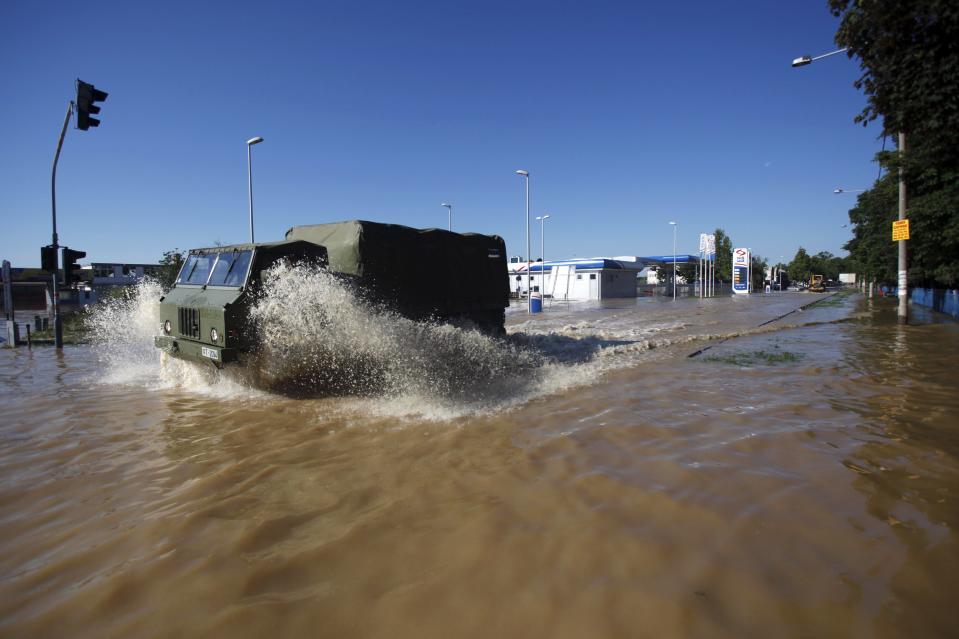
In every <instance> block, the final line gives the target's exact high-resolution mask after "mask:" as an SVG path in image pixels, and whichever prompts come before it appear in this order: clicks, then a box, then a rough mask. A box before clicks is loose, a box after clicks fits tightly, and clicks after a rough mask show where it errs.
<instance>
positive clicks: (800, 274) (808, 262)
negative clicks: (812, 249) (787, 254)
mask: <svg viewBox="0 0 959 639" xmlns="http://www.w3.org/2000/svg"><path fill="white" fill-rule="evenodd" d="M786 272H787V273H789V279H790V280H792V281H794V282H808V281H809V276H810V275H812V258H811V257H809V254H808V253H806V249H804V248H803V247H801V246H800V247H799V250H798V251H796V255H795V257H793V259H792V261H791V262H790V263H789V266H787V267H786Z"/></svg>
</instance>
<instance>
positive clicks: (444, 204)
mask: <svg viewBox="0 0 959 639" xmlns="http://www.w3.org/2000/svg"><path fill="white" fill-rule="evenodd" d="M440 206H445V207H446V209H447V211H448V212H449V218H450V231H452V230H453V205H452V204H450V203H449V202H443V203H442V204H441V205H440Z"/></svg>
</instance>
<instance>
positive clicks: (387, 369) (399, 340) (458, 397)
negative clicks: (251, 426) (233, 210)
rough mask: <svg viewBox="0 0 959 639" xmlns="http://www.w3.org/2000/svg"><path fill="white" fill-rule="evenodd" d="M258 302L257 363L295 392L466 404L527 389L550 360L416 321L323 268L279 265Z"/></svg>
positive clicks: (265, 376)
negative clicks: (390, 309)
mask: <svg viewBox="0 0 959 639" xmlns="http://www.w3.org/2000/svg"><path fill="white" fill-rule="evenodd" d="M263 291H264V292H263V294H262V295H261V296H260V298H259V299H258V300H257V302H256V304H255V305H254V306H253V308H252V309H251V313H250V316H251V320H252V321H253V323H254V324H255V326H256V329H257V331H258V333H259V341H260V344H261V347H260V349H259V352H258V353H257V354H256V356H255V357H254V358H252V359H251V363H252V364H253V366H251V367H250V368H251V370H252V371H255V372H256V373H257V374H258V376H259V380H258V381H259V382H260V383H261V384H263V385H264V386H266V387H269V388H272V389H276V390H281V391H283V392H286V393H293V394H300V393H302V394H307V395H314V396H315V395H323V394H347V395H361V396H370V395H373V396H377V397H383V398H391V399H394V400H406V401H407V402H408V401H410V400H411V399H412V400H414V401H421V400H427V401H429V402H430V403H431V404H433V405H434V408H435V405H444V406H446V407H450V406H456V407H458V410H464V409H466V410H469V409H471V408H480V407H490V406H492V405H494V404H496V403H499V402H501V401H502V398H504V397H515V396H516V395H518V394H526V391H528V390H529V389H530V388H531V387H532V386H533V385H535V384H536V383H537V382H538V381H539V379H540V377H541V375H542V370H543V364H544V358H543V357H542V356H541V355H539V354H537V353H536V352H534V351H532V350H530V349H526V348H522V347H520V346H517V345H516V344H513V343H510V342H507V341H503V340H500V339H494V338H491V337H488V336H486V335H484V334H482V333H480V332H479V331H477V330H470V329H464V328H458V327H454V326H450V325H446V324H437V323H429V322H414V321H411V320H409V319H406V318H404V317H401V316H399V315H397V314H396V313H393V312H391V311H389V310H387V309H385V308H383V307H382V306H380V305H377V304H375V303H372V302H370V301H369V300H366V299H364V296H363V295H361V294H360V293H359V292H358V291H357V290H356V289H355V288H354V287H353V286H351V285H350V284H349V283H347V282H345V281H344V280H342V279H339V278H337V277H336V276H334V275H332V274H330V273H329V272H328V271H325V270H323V269H321V268H316V267H311V266H307V265H295V266H290V265H286V264H279V265H277V266H276V267H274V268H273V269H271V270H270V271H269V272H267V273H266V274H265V276H264V288H263Z"/></svg>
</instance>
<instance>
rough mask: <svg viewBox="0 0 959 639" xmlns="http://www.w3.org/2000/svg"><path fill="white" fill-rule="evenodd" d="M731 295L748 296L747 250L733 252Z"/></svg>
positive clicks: (739, 249)
mask: <svg viewBox="0 0 959 639" xmlns="http://www.w3.org/2000/svg"><path fill="white" fill-rule="evenodd" d="M732 275H733V293H736V294H738V295H748V294H749V249H746V248H738V249H734V250H733V273H732Z"/></svg>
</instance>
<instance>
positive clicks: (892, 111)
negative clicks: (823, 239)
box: [829, 0, 959, 167]
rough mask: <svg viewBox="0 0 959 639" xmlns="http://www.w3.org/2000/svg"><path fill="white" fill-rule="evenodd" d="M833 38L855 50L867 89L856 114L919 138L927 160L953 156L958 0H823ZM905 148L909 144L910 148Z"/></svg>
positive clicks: (957, 142) (957, 141)
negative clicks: (834, 24)
mask: <svg viewBox="0 0 959 639" xmlns="http://www.w3.org/2000/svg"><path fill="white" fill-rule="evenodd" d="M829 8H830V10H831V11H832V14H833V15H834V16H836V17H838V18H840V23H839V28H838V30H837V31H836V43H837V44H838V45H839V46H842V47H848V48H849V54H848V55H849V57H850V58H851V57H853V56H855V57H858V58H859V62H860V68H861V69H862V75H861V76H860V77H859V79H858V80H856V82H855V86H856V88H857V89H862V90H863V92H864V93H865V94H866V97H867V104H866V107H865V108H864V109H863V110H862V112H861V113H860V114H859V115H858V116H857V117H856V121H857V122H862V123H864V124H865V123H867V122H870V121H872V120H875V119H877V118H881V119H882V123H883V128H884V131H885V132H886V133H888V134H894V133H898V132H900V131H902V132H904V133H906V134H907V149H908V148H909V144H910V143H909V141H908V137H909V136H910V135H911V134H916V135H918V136H920V138H922V139H923V140H924V145H923V146H924V147H925V148H924V151H923V153H922V154H921V155H924V156H925V159H926V160H927V161H928V162H930V163H931V164H932V165H938V166H953V167H955V166H956V159H957V157H959V109H957V105H959V44H957V43H959V3H957V2H956V1H955V0H910V1H909V2H902V1H901V0H869V1H868V2H865V1H863V0H829ZM910 153H911V151H910Z"/></svg>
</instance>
